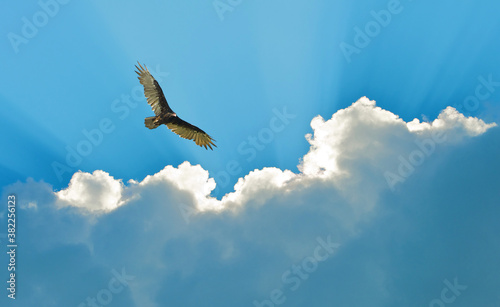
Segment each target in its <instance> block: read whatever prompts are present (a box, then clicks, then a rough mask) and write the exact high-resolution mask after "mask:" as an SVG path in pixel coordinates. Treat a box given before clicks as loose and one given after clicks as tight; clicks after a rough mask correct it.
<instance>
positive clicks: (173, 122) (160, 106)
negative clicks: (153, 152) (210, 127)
mask: <svg viewBox="0 0 500 307" xmlns="http://www.w3.org/2000/svg"><path fill="white" fill-rule="evenodd" d="M137 64H139V67H137V65H135V68H137V70H138V71H136V73H137V74H138V75H139V77H138V79H139V81H140V82H141V84H142V85H143V86H144V95H145V96H146V99H147V101H148V104H149V105H150V106H151V108H152V109H153V112H154V113H155V116H151V117H146V119H144V124H145V125H146V127H148V128H149V129H155V128H156V127H159V126H160V125H161V124H165V125H167V127H168V129H170V130H172V131H173V132H175V133H176V134H178V135H179V136H180V137H181V138H185V139H188V140H194V142H195V143H196V145H198V146H203V147H205V149H208V148H207V146H208V147H210V149H212V145H213V146H215V147H217V146H216V145H215V144H214V142H213V141H215V140H214V139H212V137H211V136H209V135H208V134H207V133H206V132H205V131H203V130H201V129H200V128H198V127H196V126H193V125H191V124H190V123H188V122H185V121H183V120H182V119H180V118H179V117H178V116H177V114H175V113H174V111H172V109H170V107H169V106H168V103H167V99H165V96H164V95H163V91H162V89H161V87H160V85H159V84H158V81H156V80H155V78H153V76H152V75H151V73H150V72H149V70H148V68H147V67H146V65H144V67H142V65H141V64H140V63H139V62H137ZM212 150H213V149H212Z"/></svg>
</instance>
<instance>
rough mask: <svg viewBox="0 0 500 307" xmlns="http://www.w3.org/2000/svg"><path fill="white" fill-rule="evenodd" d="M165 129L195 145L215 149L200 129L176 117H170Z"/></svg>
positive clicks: (208, 136)
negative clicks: (192, 141) (191, 141)
mask: <svg viewBox="0 0 500 307" xmlns="http://www.w3.org/2000/svg"><path fill="white" fill-rule="evenodd" d="M166 125H167V127H168V128H169V129H170V130H172V131H173V132H175V133H176V134H177V135H179V136H180V137H181V138H184V139H188V140H194V142H195V143H196V145H198V146H203V147H205V149H207V146H208V147H210V149H212V150H213V148H212V146H214V147H217V146H216V145H215V144H214V142H213V141H215V140H214V139H212V137H211V136H210V135H208V134H207V133H206V132H205V131H203V130H201V129H200V128H198V127H196V126H193V125H191V124H190V123H188V122H186V121H183V120H182V119H180V118H179V117H178V116H174V117H171V119H170V120H169V122H167V123H166Z"/></svg>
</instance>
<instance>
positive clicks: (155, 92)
mask: <svg viewBox="0 0 500 307" xmlns="http://www.w3.org/2000/svg"><path fill="white" fill-rule="evenodd" d="M137 64H139V67H137V65H135V68H137V70H138V71H136V73H137V74H138V75H139V77H137V78H138V79H139V81H140V82H141V84H142V85H143V86H144V95H145V96H146V99H147V101H148V104H149V105H150V106H151V108H152V109H153V112H155V115H156V116H158V115H160V114H162V113H165V112H172V109H170V107H169V106H168V103H167V99H166V98H165V95H163V91H162V90H161V87H160V85H159V84H158V81H156V80H155V78H153V76H152V75H151V73H150V72H149V70H148V68H147V67H146V65H144V67H142V65H141V64H140V63H139V62H137Z"/></svg>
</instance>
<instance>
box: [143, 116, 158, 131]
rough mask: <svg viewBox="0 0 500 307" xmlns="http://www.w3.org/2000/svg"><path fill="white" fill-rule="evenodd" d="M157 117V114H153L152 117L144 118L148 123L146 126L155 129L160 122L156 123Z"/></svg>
mask: <svg viewBox="0 0 500 307" xmlns="http://www.w3.org/2000/svg"><path fill="white" fill-rule="evenodd" d="M155 119H156V116H151V117H146V118H145V119H144V124H145V125H146V127H148V128H149V129H154V128H156V127H158V126H159V124H155V123H154V120H155Z"/></svg>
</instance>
